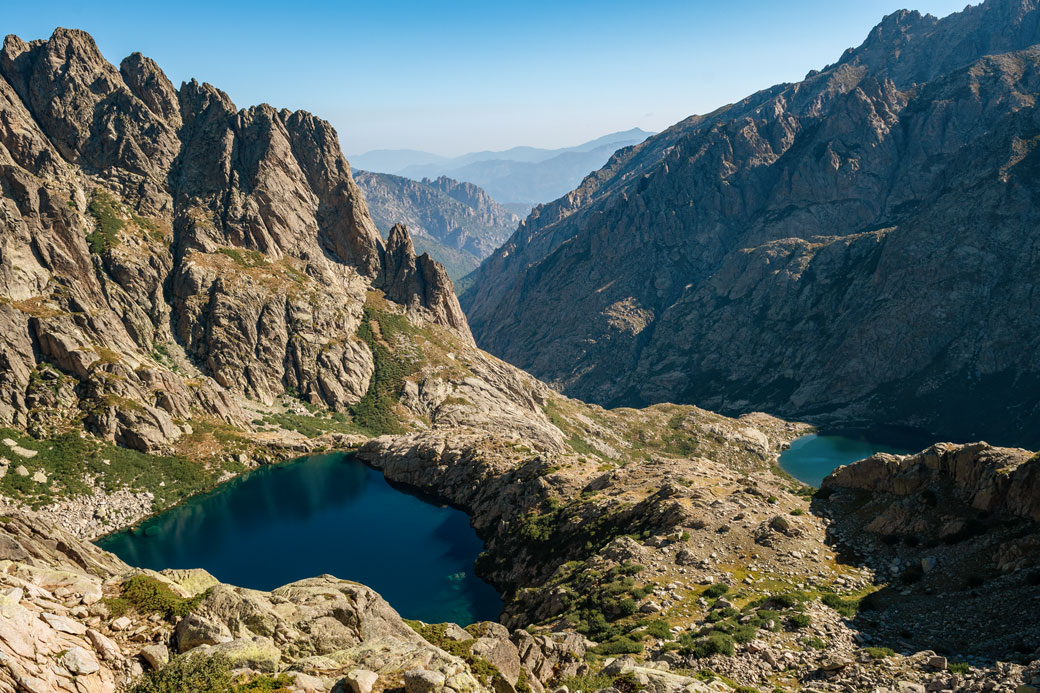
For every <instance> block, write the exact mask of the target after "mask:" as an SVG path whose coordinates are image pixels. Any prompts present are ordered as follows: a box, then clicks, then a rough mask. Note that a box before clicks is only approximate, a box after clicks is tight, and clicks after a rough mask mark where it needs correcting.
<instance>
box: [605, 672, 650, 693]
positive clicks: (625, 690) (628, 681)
mask: <svg viewBox="0 0 1040 693" xmlns="http://www.w3.org/2000/svg"><path fill="white" fill-rule="evenodd" d="M611 686H612V687H613V688H616V689H617V690H619V691H621V693H636V691H642V690H645V689H646V686H645V685H643V684H641V683H639V682H638V681H636V675H635V672H631V671H629V672H627V673H624V674H621V675H620V676H618V677H617V678H615V679H614V680H613V681H611Z"/></svg>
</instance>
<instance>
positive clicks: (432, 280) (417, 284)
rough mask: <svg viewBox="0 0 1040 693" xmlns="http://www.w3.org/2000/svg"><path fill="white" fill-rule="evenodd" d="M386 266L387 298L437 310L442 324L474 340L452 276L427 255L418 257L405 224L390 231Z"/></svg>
mask: <svg viewBox="0 0 1040 693" xmlns="http://www.w3.org/2000/svg"><path fill="white" fill-rule="evenodd" d="M384 267H385V273H386V274H385V276H384V284H385V286H386V295H387V296H388V297H389V298H390V299H392V300H394V301H397V302H398V303H402V304H405V305H407V306H408V307H409V308H412V309H422V308H427V309H428V310H432V311H435V312H436V314H437V320H438V322H442V323H444V324H447V325H449V326H451V327H453V328H454V329H456V330H458V331H459V332H460V333H462V334H464V335H465V336H466V338H467V339H468V340H469V341H472V340H473V337H472V336H471V335H470V333H469V326H468V325H467V323H466V316H465V315H464V314H463V313H462V309H461V308H460V307H459V305H458V300H457V299H456V298H455V288H454V286H452V283H451V279H450V278H449V277H448V273H447V272H445V271H444V268H443V267H442V266H441V265H439V264H438V263H436V262H434V261H433V259H431V258H430V256H429V255H428V254H427V253H423V254H422V255H419V256H418V257H416V255H415V248H414V247H413V246H412V237H411V236H410V235H409V234H408V229H407V228H405V226H404V225H403V224H395V225H394V226H393V228H391V229H390V234H389V236H388V237H387V240H386V262H385V265H384Z"/></svg>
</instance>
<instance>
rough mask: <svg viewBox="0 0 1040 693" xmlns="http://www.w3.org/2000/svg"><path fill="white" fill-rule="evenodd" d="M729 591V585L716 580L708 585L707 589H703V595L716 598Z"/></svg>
mask: <svg viewBox="0 0 1040 693" xmlns="http://www.w3.org/2000/svg"><path fill="white" fill-rule="evenodd" d="M726 592H729V585H727V584H725V583H723V582H716V583H715V584H714V585H709V586H708V589H706V590H704V596H705V597H707V598H709V599H717V598H718V597H721V596H722V595H724V594H726Z"/></svg>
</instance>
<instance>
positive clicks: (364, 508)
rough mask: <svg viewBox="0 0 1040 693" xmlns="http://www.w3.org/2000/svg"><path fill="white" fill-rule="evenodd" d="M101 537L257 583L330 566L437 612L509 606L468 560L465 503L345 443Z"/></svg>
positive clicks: (153, 560)
mask: <svg viewBox="0 0 1040 693" xmlns="http://www.w3.org/2000/svg"><path fill="white" fill-rule="evenodd" d="M97 543H98V545H99V546H100V547H101V548H103V549H106V550H108V551H111V552H113V553H115V554H116V555H117V556H119V557H120V558H122V559H123V560H124V561H126V562H127V563H129V564H130V565H133V566H138V567H142V568H151V569H153V570H162V569H164V568H205V569H206V570H208V571H209V572H211V573H212V574H213V575H215V576H216V577H217V578H218V579H219V580H221V581H222V582H227V583H230V584H233V585H239V586H242V587H249V588H252V589H260V590H270V589H274V588H275V587H279V586H281V585H284V584H286V583H288V582H293V581H295V580H300V579H303V578H308V577H314V576H316V575H321V574H323V573H329V574H332V575H335V576H336V577H339V578H345V579H348V580H355V581H357V582H360V583H363V584H365V585H368V586H369V587H371V588H372V589H374V590H376V591H377V592H379V593H380V594H381V595H382V596H383V597H384V598H385V599H386V600H387V601H388V602H390V604H391V605H392V606H393V607H394V608H395V609H397V611H398V612H399V613H400V614H401V615H402V616H404V617H405V618H415V619H420V620H423V621H427V622H431V623H438V622H442V621H453V622H455V623H460V624H463V625H465V624H469V623H473V622H475V621H481V620H492V621H493V620H497V618H498V614H499V612H500V611H501V608H502V600H501V599H500V598H499V596H498V593H497V592H495V590H494V589H493V588H492V587H491V586H490V585H488V584H487V583H485V582H484V581H483V580H481V579H480V578H478V577H477V576H476V575H475V574H474V572H473V561H474V560H475V559H476V557H477V555H478V554H479V553H480V552H481V551H482V550H483V544H482V543H481V541H480V539H479V538H478V537H477V534H476V532H475V531H474V530H473V528H472V527H470V525H469V518H468V517H467V516H466V514H465V513H463V512H461V511H459V510H456V509H454V508H449V507H445V506H441V505H436V504H433V503H430V502H428V501H426V500H423V499H421V498H419V497H417V496H415V495H413V494H410V493H407V492H404V491H401V490H398V489H396V488H393V487H392V486H390V484H388V483H387V481H386V480H385V479H384V478H383V475H382V474H381V473H380V472H378V471H375V470H373V469H370V468H368V467H366V466H365V465H363V464H362V463H361V462H359V461H357V460H356V459H354V458H353V457H351V456H350V455H346V454H329V455H315V456H312V457H305V458H302V459H300V460H297V461H294V462H289V463H285V464H279V465H272V466H269V467H262V468H260V469H257V470H254V471H252V472H249V473H248V474H245V475H243V476H241V477H239V478H237V479H234V480H232V481H230V482H228V483H226V484H224V485H222V486H220V487H218V488H217V489H215V490H214V491H212V492H210V493H207V494H204V495H200V496H197V497H195V498H192V499H189V500H188V501H187V502H185V503H184V504H183V505H179V506H177V507H175V508H171V509H170V510H167V511H166V512H164V513H162V514H160V515H157V516H156V517H154V518H151V519H149V520H146V521H145V522H143V523H142V524H141V525H139V526H138V527H136V528H134V529H131V530H126V531H123V532H118V533H116V534H112V535H109V536H107V537H104V538H102V539H100V540H99V541H98V542H97Z"/></svg>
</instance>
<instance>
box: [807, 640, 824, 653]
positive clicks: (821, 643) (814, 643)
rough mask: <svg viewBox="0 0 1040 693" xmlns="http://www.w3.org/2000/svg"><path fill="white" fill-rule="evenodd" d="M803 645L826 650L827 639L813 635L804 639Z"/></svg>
mask: <svg viewBox="0 0 1040 693" xmlns="http://www.w3.org/2000/svg"><path fill="white" fill-rule="evenodd" d="M805 646H806V647H811V648H813V649H814V650H826V649H827V641H826V640H824V639H823V638H816V637H813V638H809V639H807V640H806V641H805Z"/></svg>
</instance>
